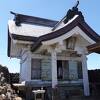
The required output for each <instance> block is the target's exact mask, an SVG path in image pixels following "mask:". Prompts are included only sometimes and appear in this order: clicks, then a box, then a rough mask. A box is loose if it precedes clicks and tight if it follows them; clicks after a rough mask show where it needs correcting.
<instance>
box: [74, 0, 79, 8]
mask: <svg viewBox="0 0 100 100" xmlns="http://www.w3.org/2000/svg"><path fill="white" fill-rule="evenodd" d="M78 5H79V0H77V2H76V4H75V6H74V7H75V8H77V7H78Z"/></svg>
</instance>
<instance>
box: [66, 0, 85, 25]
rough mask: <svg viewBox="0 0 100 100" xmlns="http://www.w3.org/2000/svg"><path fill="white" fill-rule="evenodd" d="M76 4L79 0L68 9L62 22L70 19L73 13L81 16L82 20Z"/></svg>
mask: <svg viewBox="0 0 100 100" xmlns="http://www.w3.org/2000/svg"><path fill="white" fill-rule="evenodd" d="M78 5H79V0H77V2H76V4H75V6H73V7H72V9H69V10H68V12H67V14H66V16H65V20H64V23H65V24H66V23H67V22H68V21H69V20H70V19H72V18H73V17H74V16H75V15H79V16H81V17H82V19H83V20H84V17H83V15H82V12H81V11H79V10H78Z"/></svg>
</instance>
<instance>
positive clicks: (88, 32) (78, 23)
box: [31, 16, 100, 52]
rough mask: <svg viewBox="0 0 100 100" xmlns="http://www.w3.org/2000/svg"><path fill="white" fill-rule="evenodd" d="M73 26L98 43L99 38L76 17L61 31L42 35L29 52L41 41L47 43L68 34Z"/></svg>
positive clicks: (79, 17)
mask: <svg viewBox="0 0 100 100" xmlns="http://www.w3.org/2000/svg"><path fill="white" fill-rule="evenodd" d="M75 26H78V27H79V28H81V29H82V30H83V31H84V32H85V33H86V35H88V36H89V37H90V38H91V39H92V40H94V41H95V42H98V41H100V36H99V35H98V34H97V33H96V32H95V31H94V30H93V29H92V28H91V27H90V26H89V25H88V24H87V23H86V22H85V21H84V20H82V18H81V16H78V17H77V18H76V19H75V20H73V21H72V22H71V23H69V24H68V25H67V24H66V25H65V26H64V27H62V28H61V29H58V30H56V31H53V32H51V33H48V34H45V35H42V36H40V37H39V38H37V41H36V43H35V44H34V45H32V48H31V51H32V52H33V51H35V50H36V49H37V48H38V47H39V46H40V45H41V42H42V41H47V40H51V39H54V38H57V37H59V36H61V35H63V34H65V33H67V32H69V31H70V30H71V29H73V28H74V27H75Z"/></svg>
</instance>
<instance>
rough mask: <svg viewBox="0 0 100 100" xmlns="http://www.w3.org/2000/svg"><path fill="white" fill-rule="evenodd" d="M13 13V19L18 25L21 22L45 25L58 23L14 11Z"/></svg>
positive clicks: (50, 25) (52, 25)
mask: <svg viewBox="0 0 100 100" xmlns="http://www.w3.org/2000/svg"><path fill="white" fill-rule="evenodd" d="M12 13H13V12H12ZM13 14H14V15H15V18H14V20H15V21H16V22H17V23H18V25H19V26H20V24H21V23H26V24H36V25H42V26H47V27H54V26H55V25H56V24H57V23H58V21H54V20H49V19H45V18H40V17H34V16H28V15H22V14H16V13H13Z"/></svg>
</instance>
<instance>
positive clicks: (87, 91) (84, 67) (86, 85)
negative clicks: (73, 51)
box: [82, 54, 90, 96]
mask: <svg viewBox="0 0 100 100" xmlns="http://www.w3.org/2000/svg"><path fill="white" fill-rule="evenodd" d="M82 71H83V87H84V95H85V96H90V89H89V79H88V69H87V57H86V55H85V54H82Z"/></svg>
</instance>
